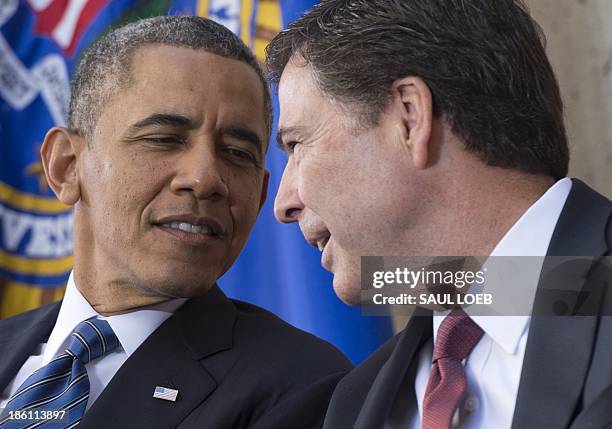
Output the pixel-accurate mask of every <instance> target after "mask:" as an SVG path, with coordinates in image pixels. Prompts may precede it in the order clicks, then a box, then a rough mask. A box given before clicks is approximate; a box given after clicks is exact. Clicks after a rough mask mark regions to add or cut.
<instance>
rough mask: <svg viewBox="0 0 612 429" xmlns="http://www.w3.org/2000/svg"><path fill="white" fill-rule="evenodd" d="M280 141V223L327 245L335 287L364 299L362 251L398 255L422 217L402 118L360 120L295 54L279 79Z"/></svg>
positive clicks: (349, 299)
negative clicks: (284, 157)
mask: <svg viewBox="0 0 612 429" xmlns="http://www.w3.org/2000/svg"><path fill="white" fill-rule="evenodd" d="M279 102H280V118H279V140H281V141H282V145H283V147H285V148H286V149H287V150H288V154H289V159H288V162H287V166H286V168H285V171H284V174H283V178H282V181H281V186H280V189H279V191H278V195H277V197H276V202H275V214H276V217H277V219H279V220H280V221H281V222H295V221H297V222H299V224H300V228H301V230H302V233H303V234H304V237H305V239H306V240H307V241H309V242H310V243H311V244H312V245H314V246H317V247H319V249H320V250H321V249H323V251H322V257H321V263H322V265H323V267H324V268H326V269H327V270H329V271H331V272H333V273H334V290H335V292H336V294H337V295H338V296H339V297H340V298H341V299H342V300H343V301H345V302H346V303H348V304H358V303H359V291H360V284H359V276H360V256H367V255H395V254H397V255H401V254H404V253H403V251H405V250H406V249H405V247H403V246H405V239H406V237H405V235H403V232H404V231H408V230H410V228H411V226H412V224H413V223H414V221H415V220H416V219H417V218H418V216H419V214H418V202H417V201H416V198H412V197H411V195H413V194H414V189H415V183H414V182H413V181H412V180H409V177H410V174H409V172H407V171H406V170H407V169H408V170H409V169H410V166H409V163H408V162H407V161H406V160H407V159H408V158H409V157H408V155H407V154H406V150H405V147H404V145H403V142H402V139H401V135H402V133H401V121H399V122H397V121H396V118H395V117H394V116H393V115H391V114H387V113H383V114H382V116H381V118H380V122H379V124H378V125H377V126H374V127H370V128H368V129H365V130H360V128H359V127H358V125H357V123H358V122H357V121H356V120H355V118H353V117H352V116H351V115H350V114H348V113H346V111H345V110H343V109H342V108H341V107H340V106H338V105H337V104H336V103H334V102H332V101H330V99H329V98H327V97H324V96H323V95H322V94H321V93H320V91H319V90H318V89H317V86H316V83H315V81H314V79H313V74H312V71H311V69H310V67H308V66H302V65H301V64H299V63H296V62H295V61H294V60H292V61H290V62H289V64H288V65H287V67H286V68H285V70H284V71H283V74H282V77H281V80H280V84H279Z"/></svg>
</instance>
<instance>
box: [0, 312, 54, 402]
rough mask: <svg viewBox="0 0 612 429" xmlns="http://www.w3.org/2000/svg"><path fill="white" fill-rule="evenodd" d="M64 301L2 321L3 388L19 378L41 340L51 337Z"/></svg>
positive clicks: (0, 383)
mask: <svg viewBox="0 0 612 429" xmlns="http://www.w3.org/2000/svg"><path fill="white" fill-rule="evenodd" d="M60 305H61V304H60V303H59V302H58V303H55V304H51V305H48V306H45V307H42V308H39V309H37V310H35V311H32V312H28V313H24V314H20V315H18V316H16V317H14V318H11V319H7V320H5V321H2V323H0V350H1V351H2V352H1V353H0V392H2V391H4V389H5V388H6V386H7V385H8V383H9V382H10V381H11V380H12V379H13V378H15V375H17V372H18V371H19V369H20V368H21V366H22V365H23V363H24V362H25V361H26V360H27V359H28V357H30V355H31V354H32V353H33V352H34V350H35V349H36V347H37V346H38V345H39V344H40V343H44V342H46V341H47V340H48V338H49V335H50V334H51V330H52V329H53V326H54V324H55V321H56V320H57V315H58V313H59V309H60Z"/></svg>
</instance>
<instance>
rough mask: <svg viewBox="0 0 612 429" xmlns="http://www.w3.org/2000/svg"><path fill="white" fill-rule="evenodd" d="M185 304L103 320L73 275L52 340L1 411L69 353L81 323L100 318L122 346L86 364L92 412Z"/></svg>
mask: <svg viewBox="0 0 612 429" xmlns="http://www.w3.org/2000/svg"><path fill="white" fill-rule="evenodd" d="M185 301H186V299H183V298H177V299H173V300H170V301H166V302H163V303H161V304H156V305H152V306H148V307H143V308H141V309H138V310H135V311H132V312H130V313H125V314H118V315H115V316H108V317H103V316H100V315H99V314H98V313H97V312H96V311H95V310H94V309H93V308H92V307H91V305H89V303H88V302H87V300H86V299H85V298H84V297H83V295H82V294H81V292H80V291H79V289H78V288H77V287H76V284H75V283H74V273H70V278H69V279H68V284H67V286H66V293H65V295H64V300H63V301H62V304H61V308H60V311H59V315H58V317H57V321H56V322H55V327H54V328H53V330H52V331H51V335H50V336H49V341H48V342H47V343H43V344H40V345H39V347H38V348H37V350H34V352H33V353H32V355H31V356H30V357H29V358H28V359H27V360H26V361H25V363H24V364H23V366H22V367H21V369H20V370H19V372H18V373H17V375H16V376H15V378H14V379H13V380H12V381H11V383H9V385H8V386H7V387H6V388H5V390H4V392H2V394H1V395H0V408H4V406H5V405H6V403H7V402H8V399H9V398H10V397H11V395H12V394H13V393H15V392H16V391H17V389H18V388H19V387H20V386H21V384H22V383H23V382H24V381H25V380H26V378H28V377H29V376H30V375H31V374H32V373H33V372H34V371H36V370H37V369H39V368H41V367H43V366H45V365H46V364H48V363H49V362H50V361H51V360H52V359H53V358H55V357H56V356H59V355H60V354H62V353H63V352H64V350H66V348H67V347H68V344H69V342H70V336H71V335H72V331H73V330H74V329H75V328H76V326H77V325H78V324H79V323H81V322H82V321H84V320H87V319H89V318H91V317H94V316H98V317H99V318H100V319H103V320H106V321H107V322H108V323H109V324H110V326H111V328H113V331H114V332H115V335H117V338H118V339H119V343H120V346H119V347H118V348H117V349H116V350H115V351H114V352H111V353H109V354H107V355H106V356H104V357H102V358H99V359H95V360H93V361H91V362H89V363H87V364H85V369H86V370H87V374H88V376H89V383H90V391H89V400H88V401H87V408H86V409H89V408H90V407H91V405H92V404H93V403H94V401H95V400H96V399H97V398H98V396H100V393H102V390H104V388H105V387H106V385H107V384H108V383H109V382H110V380H111V379H112V378H113V376H114V375H115V374H116V373H117V371H118V370H119V368H120V367H121V365H123V363H124V362H125V361H126V360H127V358H129V357H130V356H131V354H132V353H134V351H135V350H136V349H137V348H138V347H140V345H141V344H142V343H143V342H144V341H145V340H146V339H147V337H148V336H149V335H151V334H152V333H153V331H155V330H156V329H157V328H158V327H159V326H160V325H161V324H162V323H163V322H164V321H165V320H166V319H168V318H169V317H170V316H171V315H172V314H173V313H174V312H175V311H176V310H177V309H178V308H179V307H180V306H181V305H183V303H184V302H185ZM151 395H153V392H151Z"/></svg>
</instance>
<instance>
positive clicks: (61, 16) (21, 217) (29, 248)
mask: <svg viewBox="0 0 612 429" xmlns="http://www.w3.org/2000/svg"><path fill="white" fill-rule="evenodd" d="M314 3H316V0H140V1H139V0H112V1H110V0H0V318H5V317H9V316H11V315H14V314H17V313H19V312H22V311H26V310H29V309H32V308H35V307H38V306H40V305H45V304H48V303H51V302H53V301H56V300H58V299H61V297H62V295H63V291H64V284H65V281H66V279H67V277H68V274H69V272H70V268H71V264H72V258H71V251H72V244H71V233H72V226H71V222H72V213H71V212H70V210H69V209H68V208H67V207H65V206H63V205H62V204H61V203H59V202H58V201H57V200H56V199H55V198H54V197H53V194H52V193H51V192H50V190H49V189H48V186H47V184H46V181H45V179H44V174H43V171H42V166H41V164H40V158H39V155H38V150H39V148H40V144H41V143H42V140H43V138H44V135H45V133H46V131H47V130H48V129H49V128H50V127H52V126H53V125H65V121H66V114H67V105H68V99H69V81H70V76H71V73H72V70H73V67H74V65H75V63H76V62H77V61H78V58H79V55H80V53H82V51H83V49H84V48H86V47H87V45H88V44H90V43H91V42H92V41H94V40H95V39H96V38H97V37H99V36H100V35H101V34H104V32H106V31H108V30H109V29H111V28H114V27H116V26H119V25H122V24H124V23H126V22H129V21H132V20H135V19H138V18H142V17H147V16H154V15H162V14H193V15H200V16H206V17H209V18H211V19H214V20H216V21H218V22H220V23H221V24H223V25H225V26H227V27H228V28H230V29H231V30H232V31H234V32H235V33H236V34H238V35H240V37H241V38H242V39H243V40H244V42H245V43H246V44H247V45H249V46H250V47H251V48H252V49H253V50H254V51H255V53H256V55H257V56H258V58H260V59H263V52H264V48H265V46H266V45H267V43H268V42H269V40H271V38H272V37H274V35H275V34H276V33H277V32H278V31H280V30H281V29H282V28H284V27H286V26H287V24H288V23H290V22H291V21H292V20H294V19H296V18H297V17H298V16H299V15H300V14H301V13H302V12H303V11H305V10H307V9H308V8H310V7H311V6H312V5H313V4H314ZM527 3H528V5H529V6H530V8H531V10H532V13H533V15H534V17H535V18H536V19H537V20H538V22H540V24H541V25H542V27H543V29H544V31H545V33H546V34H547V37H548V52H549V55H550V58H551V61H552V63H553V67H554V68H555V70H556V72H557V76H558V78H559V81H560V85H561V89H562V94H563V97H564V100H565V104H566V117H567V127H568V132H569V135H570V141H571V145H572V147H571V149H572V162H571V171H570V173H571V176H574V177H580V178H582V179H584V180H585V181H587V182H588V183H589V184H591V185H592V186H593V187H594V188H595V189H597V190H599V191H600V192H602V193H604V194H606V195H607V196H612V121H611V120H610V119H611V114H612V22H611V21H612V19H611V18H610V17H612V2H610V1H609V0H528V1H527ZM273 138H274V136H273ZM285 162H286V156H285V155H284V154H283V153H281V152H280V151H279V150H278V149H277V148H276V147H275V146H274V145H271V146H270V149H269V152H268V155H267V167H268V169H269V170H270V172H271V181H270V191H269V198H268V201H267V203H266V205H265V207H264V208H263V210H262V214H261V215H260V218H259V220H258V223H257V225H256V227H255V230H254V231H253V234H252V235H251V239H250V240H249V242H248V244H247V246H246V248H245V250H244V252H243V254H242V255H241V256H240V258H239V259H238V261H237V262H236V264H235V265H234V266H233V267H232V269H231V270H230V271H229V272H228V273H226V275H225V276H223V278H222V279H220V281H219V284H220V285H221V287H222V288H223V290H224V291H225V292H226V293H227V294H228V295H229V296H231V297H234V298H237V299H242V300H246V301H250V302H253V303H255V304H258V305H260V306H262V307H265V308H267V309H269V310H271V311H273V312H275V313H276V314H278V315H279V316H280V317H282V318H283V319H285V320H287V321H288V322H290V323H292V324H294V325H295V326H297V327H299V328H301V329H304V330H306V331H309V332H312V333H314V334H315V335H317V336H319V337H322V338H324V339H326V340H328V341H330V342H332V343H333V344H335V345H336V346H337V347H339V348H340V349H341V350H342V351H343V352H344V353H345V354H346V355H347V356H348V357H349V358H350V359H351V360H352V361H353V362H354V363H359V362H360V361H361V360H363V359H364V358H365V357H366V356H368V355H369V354H370V353H371V352H372V351H373V350H374V349H376V348H377V347H378V346H379V345H380V344H381V343H382V342H384V341H385V340H386V339H387V338H389V337H390V336H391V335H392V334H393V331H394V326H393V321H392V320H391V319H390V318H385V317H365V316H361V314H360V311H359V309H356V308H349V307H347V306H345V305H344V304H342V303H341V302H340V301H339V300H338V298H336V296H335V295H334V293H333V290H332V286H331V285H332V278H331V276H330V275H329V274H328V273H326V272H325V271H324V270H322V269H321V267H320V255H319V252H318V251H317V250H316V249H314V248H312V247H310V246H308V245H307V244H305V242H304V240H303V239H302V237H301V234H300V232H299V229H298V228H297V226H296V225H291V226H281V225H280V224H278V223H277V222H276V221H275V220H274V218H273V216H272V205H273V200H274V195H275V194H276V190H277V188H278V183H279V180H280V177H281V174H282V170H283V167H284V164H285ZM395 325H396V326H395V330H397V329H398V328H399V327H400V325H401V323H398V321H396V323H395Z"/></svg>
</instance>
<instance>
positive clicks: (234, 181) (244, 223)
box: [227, 174, 263, 236]
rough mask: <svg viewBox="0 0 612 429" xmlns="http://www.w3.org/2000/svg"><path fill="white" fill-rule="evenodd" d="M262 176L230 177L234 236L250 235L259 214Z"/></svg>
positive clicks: (229, 185)
mask: <svg viewBox="0 0 612 429" xmlns="http://www.w3.org/2000/svg"><path fill="white" fill-rule="evenodd" d="M262 182H263V177H262V175H255V174H250V175H236V174H233V175H231V176H230V177H229V180H228V184H227V185H228V187H229V189H230V196H229V199H230V201H229V206H230V211H231V216H232V220H233V223H234V235H235V236H244V235H248V234H249V232H250V231H251V228H252V227H253V224H254V223H255V220H256V219H257V214H258V213H259V202H260V200H261V191H262V188H261V187H262Z"/></svg>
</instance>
